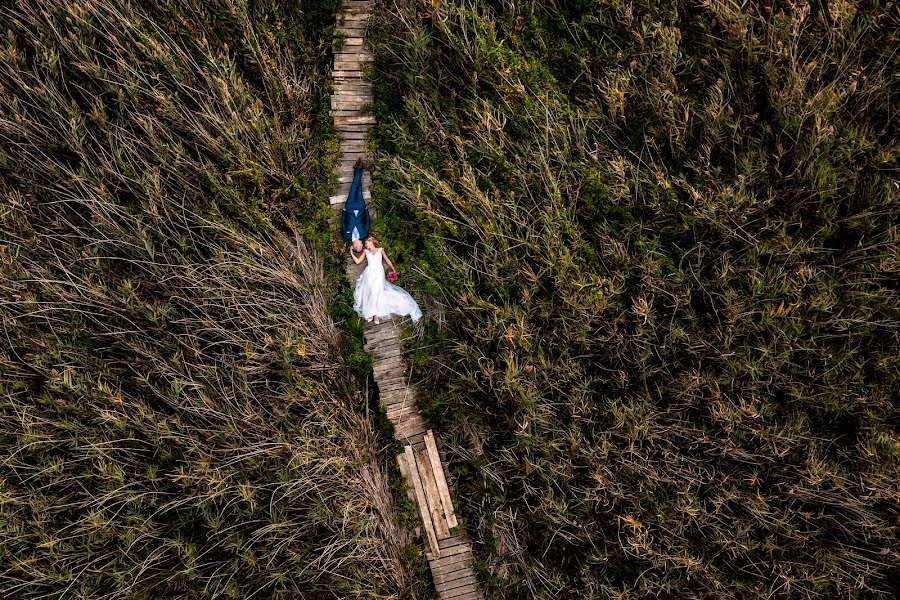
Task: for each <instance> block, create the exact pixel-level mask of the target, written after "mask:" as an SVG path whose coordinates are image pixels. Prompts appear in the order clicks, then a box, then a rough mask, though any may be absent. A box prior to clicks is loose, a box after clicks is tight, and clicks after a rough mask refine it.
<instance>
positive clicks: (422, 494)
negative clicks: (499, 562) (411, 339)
mask: <svg viewBox="0 0 900 600" xmlns="http://www.w3.org/2000/svg"><path fill="white" fill-rule="evenodd" d="M373 4H374V2H372V1H371V0H344V2H343V6H342V8H341V10H340V11H339V13H338V20H337V26H336V31H335V34H336V35H335V41H334V72H333V75H334V90H335V91H334V96H333V97H332V99H331V114H332V116H333V118H334V125H335V128H336V129H337V130H338V132H339V134H340V136H341V142H340V146H341V153H342V157H341V166H340V172H339V173H338V176H339V181H340V184H341V185H340V189H339V191H338V194H337V195H336V196H333V197H332V198H331V204H332V206H333V207H334V209H335V210H336V211H340V209H341V208H342V206H343V204H344V201H345V200H346V198H347V193H348V192H349V191H350V184H351V182H352V181H353V164H354V162H356V159H357V158H358V157H359V156H364V155H365V147H364V137H365V134H366V132H367V131H368V129H369V127H370V126H371V125H372V124H373V123H374V122H375V118H374V117H373V116H371V115H370V114H368V113H367V111H366V106H367V105H368V104H369V103H371V102H372V85H371V82H369V81H368V80H367V79H366V78H365V77H364V74H363V66H364V65H365V64H366V63H371V62H372V53H371V49H370V48H369V47H368V45H367V44H366V41H365V30H366V27H367V25H368V21H369V18H370V16H371V11H372V6H373ZM370 183H371V177H370V176H369V174H368V172H367V173H365V174H364V176H363V197H364V198H365V199H366V201H369V200H370V199H371V193H370V191H369V184H370ZM370 211H371V212H372V215H373V217H374V214H375V213H374V210H372V208H371V207H370ZM364 268H365V263H362V264H359V265H357V264H354V263H353V261H351V260H349V259H348V262H347V275H348V276H349V277H350V280H351V282H355V281H356V278H357V277H358V276H359V274H360V273H361V272H362V270H363V269H364ZM365 340H366V345H365V348H366V350H367V351H368V352H369V353H371V354H372V355H373V358H374V360H373V370H374V376H375V382H376V384H377V385H378V391H379V395H380V399H381V402H382V403H383V404H384V406H385V409H386V411H387V416H388V419H390V421H391V423H393V425H394V431H395V437H396V438H397V439H398V440H399V441H400V442H401V443H402V444H403V452H401V453H400V454H399V455H398V456H397V462H398V464H399V465H400V472H401V473H402V474H403V476H404V477H405V479H406V482H407V489H408V492H409V495H410V498H411V499H412V501H413V502H414V503H415V505H416V509H417V511H418V513H419V517H420V518H421V520H422V530H423V531H424V534H425V543H426V544H427V548H428V549H427V552H426V556H427V558H428V564H429V566H430V567H431V573H432V576H433V577H434V584H435V589H436V590H437V592H438V595H439V596H440V597H441V598H443V599H448V600H449V599H453V600H470V599H480V598H483V596H482V594H481V592H480V590H479V589H478V587H477V582H476V579H475V574H474V572H473V570H472V545H471V542H470V541H469V539H468V537H467V536H466V534H465V531H464V530H463V528H462V526H461V525H460V524H459V523H458V521H457V518H456V515H455V514H454V510H453V502H452V499H451V495H450V491H451V490H450V487H449V486H448V482H447V477H446V474H445V473H446V467H445V461H444V460H443V456H444V455H443V452H441V451H440V449H439V442H438V440H437V438H436V437H435V435H434V433H433V432H432V430H431V429H430V428H429V427H428V424H427V423H425V421H424V419H423V418H422V416H421V415H420V414H419V411H418V408H417V405H416V394H415V390H414V389H412V388H411V387H410V386H409V379H408V377H407V371H408V370H409V362H408V361H407V359H406V357H405V356H404V352H403V348H402V344H401V341H400V329H399V328H398V327H397V325H395V324H394V322H393V321H386V322H384V323H381V324H380V325H373V324H371V323H370V324H367V326H366V329H365Z"/></svg>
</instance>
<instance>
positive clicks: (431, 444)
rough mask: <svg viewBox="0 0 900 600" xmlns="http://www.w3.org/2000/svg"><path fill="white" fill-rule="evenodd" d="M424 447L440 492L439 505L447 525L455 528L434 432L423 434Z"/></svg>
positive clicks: (454, 518) (454, 519)
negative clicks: (426, 449) (442, 509)
mask: <svg viewBox="0 0 900 600" xmlns="http://www.w3.org/2000/svg"><path fill="white" fill-rule="evenodd" d="M425 447H426V448H428V458H429V459H430V460H431V465H432V467H433V469H434V480H435V483H436V484H437V488H438V491H439V492H440V496H441V505H442V506H443V507H444V516H445V518H446V519H447V525H449V526H450V527H456V525H457V521H456V514H454V511H453V501H452V500H451V499H450V490H449V489H448V488H447V480H446V479H445V477H444V465H443V464H441V457H440V455H439V454H438V450H437V444H436V443H435V441H434V432H432V431H431V430H430V429H429V430H428V432H427V433H426V434H425Z"/></svg>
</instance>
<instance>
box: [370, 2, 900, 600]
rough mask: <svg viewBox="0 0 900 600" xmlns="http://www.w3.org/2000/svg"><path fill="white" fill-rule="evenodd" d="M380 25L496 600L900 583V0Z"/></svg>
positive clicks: (426, 340) (390, 176) (387, 166)
mask: <svg viewBox="0 0 900 600" xmlns="http://www.w3.org/2000/svg"><path fill="white" fill-rule="evenodd" d="M376 10H377V12H376V16H375V19H374V21H373V23H372V24H371V25H370V37H371V43H372V46H373V49H374V52H375V67H374V70H373V75H372V76H373V79H374V86H375V102H374V110H375V114H376V116H377V119H378V125H377V127H376V129H375V130H374V131H373V134H372V140H371V143H372V144H373V145H374V147H375V149H376V150H377V160H376V164H375V166H374V171H373V181H374V184H373V185H374V187H373V197H374V198H375V199H376V202H377V204H378V210H379V220H378V221H376V223H375V229H374V234H375V235H377V236H379V238H380V239H381V240H382V241H383V242H384V244H385V246H386V247H387V248H389V249H390V251H391V256H392V258H393V260H394V262H395V263H396V264H397V266H398V270H399V271H400V284H401V285H403V286H404V287H406V289H409V290H410V291H411V292H412V293H413V295H414V296H416V298H417V300H419V301H420V303H421V304H422V306H423V310H424V312H425V314H426V316H427V323H426V326H425V327H424V330H423V331H421V332H419V333H420V335H419V336H417V337H413V338H410V340H409V343H410V345H411V346H412V347H413V348H414V351H413V364H414V367H413V380H414V381H415V383H416V384H417V386H418V388H419V392H420V397H421V401H420V404H421V406H422V407H423V410H424V411H425V412H427V414H428V416H429V417H430V418H431V419H432V420H433V422H434V423H435V424H436V428H437V429H438V430H440V431H441V432H442V435H443V438H444V440H445V442H446V446H447V450H448V456H449V459H450V466H449V472H450V473H451V476H452V477H453V478H454V479H455V481H456V484H457V489H456V493H455V501H456V503H457V511H458V513H459V514H461V516H462V520H463V522H464V523H465V524H466V527H467V530H468V531H469V532H470V534H471V535H472V537H473V539H474V544H475V549H476V554H477V557H478V562H477V565H476V566H477V568H478V570H479V573H480V578H481V579H482V581H483V582H484V583H485V590H486V595H487V596H488V597H490V598H503V599H510V600H512V599H521V598H548V599H549V598H579V599H582V598H584V599H587V598H596V599H600V598H604V599H605V598H620V599H625V598H629V599H631V598H634V599H637V598H650V597H653V598H722V599H725V598H822V599H826V598H827V599H834V598H891V597H896V596H894V595H893V594H894V593H896V590H897V589H900V543H898V539H900V538H898V533H900V531H898V529H900V429H898V428H900V411H898V396H900V289H898V288H900V286H898V283H900V227H898V225H900V218H898V215H900V177H898V168H897V165H898V137H897V130H898V127H897V125H898V123H897V109H898V102H897V99H898V95H897V91H898V79H897V78H898V73H900V61H898V56H897V52H898V32H900V16H898V15H900V13H898V10H897V5H896V3H894V2H867V1H853V0H830V1H829V2H802V1H797V2H774V1H765V2H747V3H743V2H732V1H726V0H700V1H698V2H681V1H677V2H662V3H659V2H653V1H650V0H633V1H625V0H598V1H596V2H586V1H578V2H555V1H549V2H531V1H527V0H525V1H521V2H510V1H481V2H474V0H461V1H459V2H431V1H429V2H420V1H412V0H396V1H392V2H384V3H379V4H377V5H376Z"/></svg>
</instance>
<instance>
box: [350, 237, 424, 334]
mask: <svg viewBox="0 0 900 600" xmlns="http://www.w3.org/2000/svg"><path fill="white" fill-rule="evenodd" d="M365 252H366V261H367V263H366V268H365V270H364V271H363V272H362V274H361V275H360V276H359V279H357V280H356V289H355V290H354V291H353V309H354V310H355V311H356V312H357V313H359V315H360V316H361V317H362V318H364V319H365V320H367V321H368V320H369V319H371V318H372V317H378V318H379V319H383V320H387V319H390V318H391V317H392V316H399V317H405V316H409V317H410V318H411V319H412V320H413V322H415V321H418V320H419V319H421V318H422V311H421V310H419V305H418V304H416V301H415V300H413V297H412V296H410V295H409V292H407V291H406V290H404V289H403V288H402V287H400V286H398V285H394V284H392V283H391V282H389V281H388V280H387V278H386V277H385V276H384V266H383V265H382V263H381V260H382V258H381V248H378V249H376V250H375V252H369V251H368V250H366V251H365Z"/></svg>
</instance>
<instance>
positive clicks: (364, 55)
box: [331, 46, 375, 62]
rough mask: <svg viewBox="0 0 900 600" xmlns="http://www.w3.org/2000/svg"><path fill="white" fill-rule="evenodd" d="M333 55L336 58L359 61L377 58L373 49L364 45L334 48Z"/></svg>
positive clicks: (369, 60)
mask: <svg viewBox="0 0 900 600" xmlns="http://www.w3.org/2000/svg"><path fill="white" fill-rule="evenodd" d="M331 56H333V57H334V60H340V61H357V62H359V61H362V62H372V59H374V58H375V55H374V54H373V53H372V51H371V50H369V49H367V48H364V47H362V46H350V47H347V48H342V49H340V50H334V51H333V52H332V53H331Z"/></svg>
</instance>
